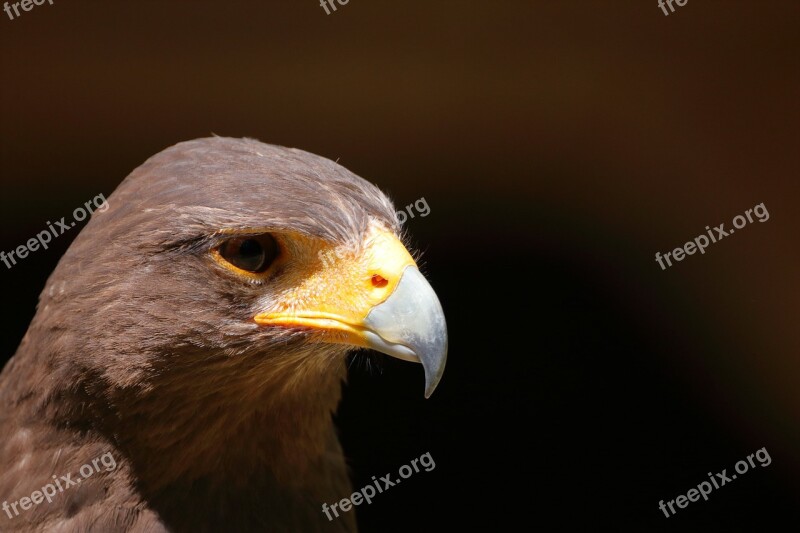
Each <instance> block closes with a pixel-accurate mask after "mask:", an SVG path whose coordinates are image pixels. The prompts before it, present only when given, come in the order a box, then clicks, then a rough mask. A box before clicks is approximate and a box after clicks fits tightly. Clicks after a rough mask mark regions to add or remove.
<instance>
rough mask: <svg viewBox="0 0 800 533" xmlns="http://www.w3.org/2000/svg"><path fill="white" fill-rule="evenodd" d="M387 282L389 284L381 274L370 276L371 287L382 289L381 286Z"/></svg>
mask: <svg viewBox="0 0 800 533" xmlns="http://www.w3.org/2000/svg"><path fill="white" fill-rule="evenodd" d="M388 284H389V280H387V279H386V278H384V277H383V276H380V275H378V274H375V275H374V276H372V285H373V287H377V288H378V289H382V288H383V287H385V286H387V285H388Z"/></svg>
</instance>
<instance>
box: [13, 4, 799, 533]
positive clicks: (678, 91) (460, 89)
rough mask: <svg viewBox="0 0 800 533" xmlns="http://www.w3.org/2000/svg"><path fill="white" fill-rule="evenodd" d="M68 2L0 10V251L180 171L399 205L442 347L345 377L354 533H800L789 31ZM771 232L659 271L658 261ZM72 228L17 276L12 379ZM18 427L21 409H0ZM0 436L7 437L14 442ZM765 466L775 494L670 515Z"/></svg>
mask: <svg viewBox="0 0 800 533" xmlns="http://www.w3.org/2000/svg"><path fill="white" fill-rule="evenodd" d="M675 7H676V11H675V12H674V13H672V14H670V15H669V16H664V13H663V12H662V11H661V9H660V8H659V7H658V5H657V1H656V0H649V1H646V2H643V1H638V2H633V1H622V2H607V1H571V2H568V1H560V2H556V1H533V2H531V1H527V2H523V1H507V2H464V1H461V2H455V1H437V2H430V1H428V2H424V1H403V2H400V1H394V2H388V1H383V2H375V1H371V2H367V1H366V0H350V1H349V2H348V3H347V4H346V5H338V4H337V10H336V11H335V12H331V13H330V14H326V12H325V10H324V9H323V8H322V7H321V6H320V5H319V3H318V2H317V1H316V0H303V1H295V2H292V3H291V4H290V3H289V2H255V1H251V2H243V1H228V2H224V3H223V2H221V1H217V2H211V1H207V0H194V1H191V2H189V1H170V2H163V1H162V2H155V1H142V0H139V1H137V2H121V1H104V2H100V1H79V0H70V1H69V2H64V1H62V0H55V2H54V4H53V5H52V6H51V5H49V4H47V3H45V4H44V5H42V6H38V7H34V9H33V10H32V11H30V12H25V13H23V14H22V15H21V16H20V17H19V18H16V19H15V20H9V19H8V18H7V17H6V16H5V14H4V13H1V12H0V47H1V49H2V54H0V75H1V76H2V80H3V83H2V85H1V86H0V95H1V96H2V105H1V106H0V157H1V158H2V159H1V161H0V168H1V169H2V192H3V194H2V196H0V222H2V223H0V250H4V251H9V250H11V249H13V248H16V247H17V246H18V245H20V244H23V243H24V242H25V241H27V240H28V239H29V238H31V237H33V236H34V235H35V234H36V233H38V232H39V231H42V230H43V229H45V228H46V222H47V221H53V220H57V219H60V217H62V216H67V217H68V219H69V217H70V216H71V212H72V210H73V209H74V208H75V207H78V206H80V205H83V203H84V202H85V201H87V200H90V199H92V198H93V197H95V196H96V195H97V194H99V193H103V194H104V195H106V196H109V195H110V194H111V192H112V191H113V190H114V189H115V187H116V186H117V184H118V183H119V182H120V181H121V180H122V179H123V178H124V177H125V176H126V175H127V174H128V173H129V172H130V171H131V170H133V169H134V168H135V167H137V166H138V165H139V164H141V163H142V162H143V161H144V160H145V159H146V158H148V157H149V156H151V155H153V154H155V153H156V152H158V151H160V150H162V149H164V148H166V147H168V146H170V145H172V144H175V143H177V142H180V141H183V140H187V139H192V138H197V137H205V136H209V135H211V134H217V135H225V136H236V137H245V136H246V137H254V138H257V139H260V140H262V141H264V142H269V143H274V144H281V145H286V146H292V147H298V148H302V149H304V150H308V151H311V152H315V153H318V154H321V155H324V156H326V157H329V158H331V159H333V160H337V159H338V160H339V162H340V163H341V164H343V165H344V166H346V167H348V168H349V169H351V170H352V171H354V172H355V173H356V174H359V175H360V176H362V177H364V178H366V179H368V180H370V181H372V182H374V183H376V184H377V185H378V186H380V187H381V188H382V189H383V190H384V191H386V192H388V193H389V194H390V195H391V196H392V198H393V199H394V200H395V202H396V204H397V206H398V207H401V206H404V205H407V204H409V203H412V202H414V201H415V200H417V199H419V198H422V197H424V198H425V199H426V201H427V203H428V205H429V207H430V214H429V215H428V216H426V217H424V218H423V217H419V216H417V217H416V218H414V219H410V220H409V221H408V222H407V223H406V228H407V229H408V231H409V233H410V234H411V237H412V242H413V243H414V244H415V245H416V246H417V247H418V248H419V249H420V250H422V251H423V271H424V272H425V273H426V274H427V275H428V277H429V279H430V280H431V282H432V284H433V286H434V288H435V289H436V291H437V293H438V294H439V297H440V299H441V300H442V303H443V306H444V309H445V313H446V315H447V319H448V326H449V329H450V356H449V361H448V367H447V370H446V372H445V375H444V378H443V381H442V383H441V384H440V386H439V389H438V390H437V391H436V393H435V394H434V396H433V397H432V398H431V399H430V400H424V399H423V395H422V392H423V378H422V371H421V369H420V368H419V367H417V366H414V365H408V364H406V363H403V362H399V361H394V360H385V361H384V363H383V365H382V370H381V371H379V372H377V371H370V370H368V369H366V368H365V365H363V364H354V365H353V368H352V369H351V372H350V383H349V385H348V386H347V387H346V389H345V399H344V402H343V404H342V406H341V409H340V412H339V414H338V416H337V423H338V425H339V427H340V428H341V435H342V440H343V443H344V447H345V450H346V453H347V456H348V459H349V461H350V464H351V466H352V468H353V476H354V485H355V487H361V486H363V485H365V484H367V483H369V482H370V480H371V477H372V476H381V475H384V474H386V473H389V472H396V471H397V469H398V468H399V467H400V466H402V465H404V464H406V463H408V462H409V461H411V460H412V459H414V458H416V457H419V456H420V455H422V454H423V453H425V452H430V454H431V456H432V457H433V459H434V460H435V462H436V468H435V470H433V471H432V472H423V473H420V474H415V475H414V476H412V477H411V478H410V479H409V480H408V481H407V482H405V483H404V484H403V485H401V486H398V487H395V488H393V489H392V490H391V491H388V492H386V493H383V494H381V495H379V497H377V498H376V499H375V500H374V501H373V503H372V504H371V505H369V506H364V505H362V506H360V507H358V508H357V511H358V519H359V523H360V527H361V530H362V531H365V532H393V531H421V532H428V531H451V530H452V531H458V530H461V529H467V528H469V530H472V529H473V528H477V527H480V528H483V529H485V530H486V531H510V530H517V529H518V528H519V527H526V528H530V529H534V530H545V531H574V530H581V531H592V530H616V531H692V530H700V529H702V531H753V530H756V529H758V530H763V531H774V530H776V529H777V527H778V524H781V523H792V520H794V521H796V520H797V519H798V518H800V511H798V509H800V506H799V505H798V504H800V431H799V430H798V426H799V424H798V422H799V421H800V383H798V381H799V380H800V350H799V348H800V341H799V340H798V328H797V318H798V311H799V310H800V283H798V261H799V260H800V247H799V246H798V233H799V232H798V230H799V229H800V214H799V213H798V201H799V200H800V185H799V184H798V168H800V165H799V163H800V150H798V147H799V145H800V131H799V130H798V125H800V104H798V94H800V53H799V52H800V32H798V31H797V28H798V25H800V4H798V3H797V2H795V1H791V0H786V1H765V2H754V1H750V2H744V1H724V2H723V1H703V2H699V1H690V2H688V3H687V4H686V5H685V6H683V7H677V5H676V6H675ZM762 202H763V203H764V205H765V207H766V208H767V210H768V212H769V215H770V218H769V220H768V221H766V222H763V223H759V222H754V223H752V224H748V225H747V226H745V227H744V228H743V229H741V230H739V231H737V232H736V234H735V235H731V236H730V237H728V238H725V239H724V240H722V241H720V242H718V243H716V244H712V245H711V246H710V247H709V248H708V249H707V250H706V253H705V254H704V255H699V254H695V255H692V256H688V257H687V258H686V259H684V260H683V261H682V262H680V263H676V264H674V266H672V267H671V268H668V269H666V270H662V269H661V268H660V267H659V266H658V264H657V263H656V262H655V259H654V256H655V253H656V252H661V253H662V254H664V253H666V252H668V251H671V250H673V249H674V248H676V247H678V246H682V245H683V244H684V243H685V242H687V241H689V240H691V239H693V238H694V237H696V236H697V235H700V234H702V233H704V232H705V229H704V228H705V226H717V225H719V224H720V223H723V222H724V223H725V224H726V228H730V226H731V220H732V219H733V217H734V216H736V215H738V214H742V213H744V211H746V210H747V209H750V208H752V207H753V206H755V205H757V204H759V203H762ZM77 233H78V228H76V229H75V230H72V232H70V233H67V234H65V235H63V236H62V237H60V238H59V239H56V240H55V241H54V242H53V243H52V245H51V248H50V249H49V250H39V251H36V252H34V253H32V254H31V255H30V256H28V257H27V258H25V259H23V260H22V261H21V262H20V263H19V264H18V265H17V266H15V267H14V268H12V269H7V268H6V267H5V266H4V265H2V264H0V284H1V286H2V290H3V295H4V299H3V305H2V313H3V317H2V318H3V333H4V334H3V336H2V340H1V341H0V342H1V346H0V348H1V350H0V363H2V362H4V361H5V359H7V358H8V357H10V356H11V355H13V353H14V351H15V350H16V347H17V345H18V343H19V341H20V340H21V338H22V336H23V334H24V332H25V330H26V328H27V325H28V323H29V321H30V320H31V318H32V317H33V314H34V311H35V305H36V300H37V297H38V294H39V292H40V291H41V290H42V288H43V287H44V284H45V282H46V279H47V276H48V275H49V273H50V272H51V271H52V269H53V268H54V266H55V265H56V263H57V262H58V260H59V258H60V256H61V255H62V254H63V252H64V251H65V250H66V248H67V247H68V246H69V244H70V242H71V240H72V239H73V238H74V237H75V236H76V235H77ZM0 408H2V406H0ZM0 438H2V437H0ZM762 447H765V448H766V450H767V451H768V453H769V455H770V457H771V459H772V463H771V464H770V465H769V466H766V467H763V468H762V467H760V466H758V463H756V465H757V466H756V468H755V469H751V471H749V472H748V473H747V474H745V475H741V476H739V478H738V479H736V480H735V481H733V482H732V483H729V484H727V485H726V486H724V487H721V488H720V489H719V490H715V491H713V492H712V494H711V495H710V497H709V501H707V502H704V501H702V500H701V501H700V502H698V503H692V504H690V505H689V506H688V508H686V509H682V510H679V511H678V513H677V514H676V515H675V516H672V517H670V518H666V517H665V516H664V515H663V513H662V512H661V511H660V510H659V508H658V502H659V501H660V500H672V499H675V498H676V497H677V496H679V495H680V494H686V493H687V491H688V490H689V489H691V488H693V487H696V486H697V484H698V483H700V482H702V481H705V480H706V479H707V478H708V474H707V473H708V472H711V473H714V472H721V471H722V469H727V470H728V474H731V473H732V472H733V467H734V464H735V463H736V461H739V460H742V459H745V458H746V457H747V456H748V455H749V454H752V453H755V452H756V450H758V449H760V448H762Z"/></svg>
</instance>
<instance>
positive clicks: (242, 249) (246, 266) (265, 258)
mask: <svg viewBox="0 0 800 533" xmlns="http://www.w3.org/2000/svg"><path fill="white" fill-rule="evenodd" d="M218 251H219V255H220V256H222V258H223V259H225V260H226V261H227V262H229V263H230V264H232V265H233V266H235V267H236V268H240V269H242V270H246V271H247V272H252V273H254V274H257V273H260V272H264V271H265V270H266V269H267V268H269V266H270V265H271V264H272V262H273V261H274V260H275V258H276V257H277V256H278V243H277V242H275V238H274V237H273V236H272V235H269V234H264V235H248V236H245V237H235V238H233V239H229V240H227V241H225V242H224V243H222V245H220V247H219V249H218Z"/></svg>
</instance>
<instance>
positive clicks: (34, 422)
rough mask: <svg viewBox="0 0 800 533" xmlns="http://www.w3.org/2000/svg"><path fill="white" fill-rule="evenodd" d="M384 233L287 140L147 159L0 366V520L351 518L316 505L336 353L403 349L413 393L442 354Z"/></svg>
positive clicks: (343, 489) (317, 526) (377, 219)
mask: <svg viewBox="0 0 800 533" xmlns="http://www.w3.org/2000/svg"><path fill="white" fill-rule="evenodd" d="M400 231H401V228H400V225H399V223H398V221H397V217H396V215H395V211H394V209H393V207H392V204H391V202H390V201H389V200H388V199H387V197H386V196H384V194H383V193H381V191H380V190H378V188H376V187H375V186H374V185H372V184H370V183H368V182H366V181H365V180H363V179H362V178H360V177H358V176H356V175H354V174H353V173H351V172H350V171H348V170H347V169H345V168H343V167H342V166H340V165H338V164H336V163H334V162H332V161H330V160H328V159H325V158H323V157H319V156H316V155H313V154H310V153H307V152H304V151H301V150H296V149H288V148H283V147H278V146H273V145H268V144H264V143H261V142H258V141H255V140H251V139H232V138H220V137H214V138H207V139H198V140H193V141H188V142H183V143H180V144H177V145H175V146H173V147H171V148H168V149H166V150H164V151H162V152H160V153H159V154H156V155H155V156H153V157H151V158H150V159H149V160H147V161H146V162H145V163H144V164H142V165H141V166H140V167H139V168H137V169H136V170H134V171H133V172H132V173H131V174H130V175H129V176H128V177H127V178H126V179H125V180H124V181H123V182H122V183H121V184H120V186H119V187H118V188H117V190H116V191H115V192H114V193H113V194H112V195H111V196H110V197H108V208H107V209H105V210H103V211H100V210H98V211H97V212H95V214H94V215H93V216H92V218H91V220H90V221H89V223H88V224H87V225H86V227H85V228H84V229H83V231H82V232H81V233H80V234H79V235H78V236H77V238H76V239H75V241H74V242H73V243H72V245H71V246H70V248H69V249H68V250H67V252H66V253H65V255H64V256H63V257H62V258H61V260H60V262H59V263H58V266H57V267H56V269H55V271H54V272H53V273H52V275H51V276H50V278H49V279H48V281H47V284H46V286H45V288H44V291H43V292H42V294H41V296H40V299H39V305H38V307H37V311H36V315H35V317H34V319H33V321H32V323H31V324H30V327H29V329H28V331H27V333H26V334H25V336H24V338H23V339H22V342H21V344H20V346H19V349H18V350H17V352H16V354H15V355H14V357H13V358H12V359H11V360H10V362H9V363H8V364H7V365H6V367H5V368H4V369H3V372H2V374H1V375H0V406H2V408H0V433H2V439H1V440H0V499H2V501H3V510H2V511H0V531H37V532H38V531H48V532H49V531H58V532H73V531H74V532H83V531H102V532H105V531H130V532H141V533H145V532H147V533H152V532H164V531H172V532H184V531H187V532H188V531H191V532H201V531H265V532H292V533H297V532H317V531H319V532H322V531H355V529H356V526H355V519H354V516H353V514H354V513H345V514H342V516H340V517H338V518H335V519H333V520H329V519H328V518H327V517H326V516H325V515H324V514H323V513H322V512H321V508H322V507H321V505H322V503H324V502H336V501H339V500H341V499H342V498H345V497H348V496H349V495H350V494H351V493H352V492H353V491H352V489H351V486H350V482H349V479H348V472H347V467H346V463H345V460H344V458H343V454H342V449H341V447H340V444H339V442H338V438H337V435H336V430H335V428H334V426H333V422H332V413H333V412H334V411H335V409H336V407H337V404H338V402H339V399H340V394H341V386H342V381H343V380H344V378H345V376H346V370H347V369H346V366H347V365H346V355H347V354H348V353H349V352H352V351H353V349H354V348H359V347H360V348H371V349H374V350H376V351H379V352H383V353H386V354H389V355H391V356H394V357H398V358H401V359H406V360H410V361H419V362H421V363H422V367H423V368H424V373H425V384H426V389H425V393H426V396H428V395H430V394H431V393H432V392H433V390H434V388H435V387H436V385H437V383H438V382H439V379H440V377H441V375H442V372H443V369H444V365H445V358H446V354H447V332H446V325H445V320H444V315H443V312H442V308H441V305H440V303H439V300H438V299H437V297H436V295H435V293H434V292H433V290H432V288H431V287H430V285H429V284H428V283H427V282H426V280H425V278H424V277H423V276H422V275H421V274H420V272H419V270H418V268H417V266H416V264H415V261H414V259H413V258H412V255H410V254H409V252H408V251H407V249H406V247H405V246H404V245H403V244H401V240H400V237H399V236H400ZM333 252H335V253H333ZM100 457H103V461H102V464H99V463H98V458H100ZM112 462H113V463H114V465H115V467H114V469H113V471H110V470H109V469H108V468H103V465H110V464H111V463H112ZM87 465H94V466H89V467H88V468H86V466H87ZM95 467H99V468H95ZM84 472H86V473H87V474H88V473H89V472H92V474H91V475H86V476H83V475H82V474H83V473H84ZM70 475H71V476H70ZM56 484H58V486H59V490H58V491H56V493H55V494H54V495H52V496H51V497H49V498H47V499H44V500H42V490H43V489H44V491H45V492H48V489H45V486H46V485H50V486H55V485H56ZM53 490H55V489H53ZM37 491H39V493H38V496H39V497H38V500H39V503H36V501H37V495H36V494H37ZM24 504H27V505H24ZM6 509H8V510H6Z"/></svg>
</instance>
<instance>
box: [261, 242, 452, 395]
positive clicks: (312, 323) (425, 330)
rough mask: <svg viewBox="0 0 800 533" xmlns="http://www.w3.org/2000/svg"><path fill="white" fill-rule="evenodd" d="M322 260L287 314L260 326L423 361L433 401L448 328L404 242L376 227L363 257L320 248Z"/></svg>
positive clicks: (266, 317) (265, 316)
mask: <svg viewBox="0 0 800 533" xmlns="http://www.w3.org/2000/svg"><path fill="white" fill-rule="evenodd" d="M318 258H319V259H320V261H319V263H321V266H320V265H319V264H318V265H317V266H318V267H320V268H319V269H318V270H317V271H315V273H314V275H311V276H309V277H308V279H307V280H306V281H305V282H304V283H303V286H301V287H298V289H297V292H296V293H295V294H293V295H288V296H287V298H286V300H287V301H286V302H285V303H284V307H285V308H284V309H282V310H278V311H269V312H263V313H259V314H257V315H256V316H255V317H254V319H255V321H256V323H258V324H260V325H262V326H282V327H302V328H307V329H310V330H311V331H313V332H314V333H315V334H316V335H315V336H314V337H312V338H316V339H317V340H318V341H320V342H329V343H337V344H348V345H351V346H358V347H364V348H371V349H373V350H375V351H378V352H381V353H385V354H387V355H391V356H393V357H397V358H398V359H403V360H406V361H413V362H419V363H422V367H423V369H424V370H425V397H426V398H429V397H430V396H431V394H433V391H434V389H436V385H437V384H438V383H439V380H440V379H441V377H442V374H443V373H444V367H445V362H446V360H447V325H446V323H445V318H444V311H443V310H442V306H441V304H440V303H439V299H438V298H437V297H436V293H435V292H434V291H433V288H431V286H430V284H429V283H428V281H427V280H426V279H425V277H424V276H423V275H422V274H421V273H420V271H419V269H418V268H417V265H416V263H415V262H414V260H413V258H412V257H411V255H410V254H409V253H408V251H407V250H406V248H405V247H404V246H403V244H402V243H401V242H400V240H399V239H398V238H397V237H395V236H394V235H393V234H392V233H390V232H387V231H385V230H381V229H376V228H373V229H372V230H371V231H370V233H369V234H368V237H367V242H366V243H365V245H364V247H363V251H362V252H361V253H359V254H357V255H355V256H348V254H347V253H344V254H342V253H340V252H339V251H338V250H337V251H336V253H335V254H334V252H333V250H327V251H325V250H320V253H319V254H318ZM309 294H313V295H315V296H313V297H311V298H309V296H308V295H309ZM301 295H302V298H301Z"/></svg>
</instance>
